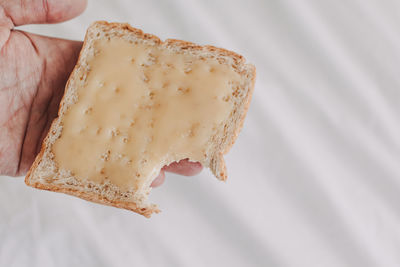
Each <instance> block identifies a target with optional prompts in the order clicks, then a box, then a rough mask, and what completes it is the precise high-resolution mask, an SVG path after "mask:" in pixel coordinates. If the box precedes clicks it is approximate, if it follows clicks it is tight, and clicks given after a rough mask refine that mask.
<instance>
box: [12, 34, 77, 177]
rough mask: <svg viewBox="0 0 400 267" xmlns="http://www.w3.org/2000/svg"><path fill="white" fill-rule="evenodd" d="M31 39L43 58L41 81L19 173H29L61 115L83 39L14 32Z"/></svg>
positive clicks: (32, 107)
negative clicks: (56, 118)
mask: <svg viewBox="0 0 400 267" xmlns="http://www.w3.org/2000/svg"><path fill="white" fill-rule="evenodd" d="M14 33H16V34H23V35H24V36H25V37H27V38H28V39H29V41H30V42H31V44H32V47H33V51H32V52H33V53H35V54H36V57H37V58H39V59H40V62H43V63H41V67H40V68H39V69H41V80H40V83H39V85H38V86H37V92H36V93H35V97H34V98H33V100H32V103H31V106H30V114H29V117H28V119H27V125H26V130H25V136H24V140H23V147H22V149H21V155H20V165H19V172H20V173H25V172H26V171H27V170H28V169H29V167H30V165H31V164H32V162H33V160H34V158H35V156H36V154H37V153H38V151H39V150H40V145H41V143H42V140H43V139H44V137H45V136H46V134H47V132H48V130H49V128H50V125H51V122H52V121H53V119H54V118H55V117H56V116H57V111H58V107H59V104H60V100H61V98H62V95H63V93H64V87H65V83H66V81H67V79H68V77H69V75H70V73H71V71H72V69H73V67H74V65H75V63H76V61H77V58H78V55H79V52H80V49H81V47H82V42H77V41H70V40H63V39H57V38H51V37H45V36H40V35H36V34H31V33H27V32H20V31H14Z"/></svg>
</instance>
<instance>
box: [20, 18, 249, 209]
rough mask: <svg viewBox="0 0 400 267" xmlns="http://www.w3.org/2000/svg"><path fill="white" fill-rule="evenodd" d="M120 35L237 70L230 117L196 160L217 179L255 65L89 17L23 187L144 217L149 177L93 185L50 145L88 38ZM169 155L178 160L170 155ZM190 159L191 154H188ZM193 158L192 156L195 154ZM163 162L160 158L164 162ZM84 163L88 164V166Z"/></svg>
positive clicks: (82, 68) (72, 93) (82, 66)
mask: <svg viewBox="0 0 400 267" xmlns="http://www.w3.org/2000/svg"><path fill="white" fill-rule="evenodd" d="M114 38H118V39H122V40H126V41H129V42H130V43H132V45H135V44H146V45H149V46H156V47H159V48H160V49H167V50H169V51H172V52H173V53H189V54H190V55H191V56H193V57H194V58H203V59H206V60H207V59H216V60H218V62H219V63H220V64H225V65H227V66H229V67H230V68H232V69H233V70H234V71H235V72H236V73H238V74H240V78H241V83H240V86H237V85H236V86H232V88H231V89H232V97H231V98H230V100H229V101H231V102H232V110H231V111H230V116H229V118H228V119H226V121H224V122H223V125H221V127H220V128H219V129H218V130H217V132H216V133H214V134H213V136H210V140H211V141H210V149H211V150H212V151H211V153H209V154H208V155H207V157H206V158H204V159H202V160H201V161H200V162H201V163H202V164H203V166H205V167H208V168H210V169H211V171H212V173H213V174H214V175H215V176H216V177H217V178H218V179H220V180H226V178H227V175H226V167H225V163H224V159H223V154H225V153H227V152H228V151H229V149H230V147H231V146H232V145H233V143H234V141H235V140H236V138H237V136H238V133H239V131H240V129H241V127H242V125H243V121H244V118H245V115H246V112H247V109H248V107H249V104H250V99H251V95H252V91H253V87H254V82H255V68H254V66H253V65H251V64H246V63H245V60H244V58H243V57H242V56H240V55H238V54H236V53H234V52H231V51H228V50H225V49H221V48H216V47H213V46H199V45H196V44H193V43H190V42H185V41H181V40H171V39H168V40H166V41H164V42H162V41H161V40H160V39H159V38H158V37H156V36H154V35H150V34H146V33H143V32H142V31H141V30H139V29H135V28H133V27H131V26H130V25H128V24H120V23H107V22H102V21H99V22H95V23H93V24H92V25H91V26H90V27H89V29H88V30H87V33H86V37H85V41H84V45H83V48H82V50H81V53H80V56H79V60H78V62H77V64H76V66H75V68H74V70H73V72H72V74H71V76H70V78H69V80H68V82H67V85H66V89H65V93H64V97H63V99H62V101H61V104H60V109H59V112H58V117H57V118H56V119H55V120H54V121H53V123H52V125H51V128H50V130H49V133H48V135H47V136H46V138H45V139H44V141H43V144H42V148H41V151H40V153H39V154H38V156H37V157H36V160H35V162H34V163H33V165H32V167H31V168H30V170H29V172H28V174H27V176H26V179H25V183H26V184H27V185H29V186H32V187H36V188H39V189H45V190H50V191H56V192H62V193H66V194H70V195H74V196H77V197H80V198H82V199H85V200H89V201H93V202H97V203H101V204H105V205H110V206H115V207H118V208H124V209H128V210H132V211H135V212H137V213H140V214H142V215H144V216H146V217H150V215H151V214H152V213H153V212H159V209H158V208H157V206H156V205H155V204H149V203H148V202H147V197H148V194H149V192H150V190H151V189H150V184H151V180H152V179H153V178H154V177H141V179H143V180H146V185H147V186H146V187H145V188H142V189H141V191H140V192H135V190H133V189H132V190H128V191H124V190H121V189H120V188H118V187H117V186H115V185H113V184H104V183H102V184H96V183H93V182H91V181H87V180H84V179H79V177H74V176H73V175H72V174H71V173H70V172H68V170H63V169H59V168H58V167H57V163H56V162H55V161H54V155H53V153H52V146H53V144H54V143H55V141H56V140H57V139H58V138H59V137H60V136H61V135H62V131H63V127H62V125H63V115H64V114H65V113H66V112H67V111H68V109H69V108H72V107H73V106H74V103H76V101H77V100H78V94H77V91H78V90H80V89H81V88H83V87H84V84H85V79H86V77H87V75H88V73H89V72H90V67H89V62H88V59H89V58H90V55H92V56H93V53H94V51H93V43H94V41H95V40H100V39H114ZM174 160H179V159H177V158H174ZM189 160H196V159H189ZM197 160H198V159H197ZM170 161H171V160H169V161H168V162H163V163H169V162H170ZM88 167H90V166H88Z"/></svg>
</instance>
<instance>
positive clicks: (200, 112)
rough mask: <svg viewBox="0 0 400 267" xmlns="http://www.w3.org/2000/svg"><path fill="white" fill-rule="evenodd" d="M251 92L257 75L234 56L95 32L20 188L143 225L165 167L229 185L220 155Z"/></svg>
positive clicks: (120, 31)
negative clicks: (78, 201)
mask: <svg viewBox="0 0 400 267" xmlns="http://www.w3.org/2000/svg"><path fill="white" fill-rule="evenodd" d="M124 53H126V55H125V54H124ZM171 62H172V63H171ZM128 64H131V65H128ZM192 68H193V71H192ZM147 74H150V76H149V75H148V76H146V75H147ZM96 75H97V76H96ZM103 78H104V81H106V83H107V84H106V85H104V82H102V80H101V79H103ZM96 79H97V80H96ZM96 82H98V83H97V84H96ZM254 82H255V68H254V66H253V65H251V64H246V63H245V60H244V58H243V57H242V56H240V55H238V54H236V53H234V52H231V51H228V50H225V49H221V48H216V47H213V46H199V45H196V44H193V43H190V42H185V41H180V40H171V39H168V40H166V41H164V42H162V41H161V40H160V39H159V38H158V37H156V36H154V35H150V34H146V33H143V32H142V31H141V30H138V29H135V28H132V27H131V26H130V25H128V24H120V23H107V22H102V21H100V22H95V23H93V24H92V25H91V26H90V27H89V29H88V30H87V33H86V37H85V41H84V44H83V48H82V50H81V53H80V56H79V60H78V62H77V64H76V66H75V69H74V70H73V72H72V74H71V76H70V78H69V80H68V82H67V85H66V89H65V93H64V97H63V99H62V101H61V104H60V109H59V112H58V117H57V118H56V119H55V120H54V121H53V123H52V125H51V128H50V130H49V133H48V135H47V136H46V138H45V139H44V141H43V144H42V149H41V151H40V153H39V155H38V156H37V157H36V160H35V162H34V163H33V165H32V167H31V168H30V170H29V172H28V174H27V176H26V178H25V183H26V184H27V185H29V186H32V187H36V188H39V189H45V190H50V191H56V192H62V193H66V194H70V195H74V196H77V197H80V198H83V199H85V200H89V201H93V202H97V203H101V204H105V205H110V206H115V207H118V208H124V209H128V210H132V211H135V212H137V213H140V214H142V215H144V216H146V217H150V215H151V214H152V213H153V212H159V209H158V208H157V206H156V205H155V204H150V203H148V201H147V198H148V195H149V193H150V191H151V187H150V185H151V182H152V181H153V179H154V178H155V177H156V176H157V174H158V172H159V171H160V169H161V168H162V167H163V166H164V165H168V164H170V163H171V162H174V161H179V160H181V159H185V158H189V160H190V161H198V162H200V163H201V164H202V165H203V166H205V167H208V168H210V169H211V171H212V173H213V174H214V175H215V176H216V177H217V178H218V179H220V180H223V181H224V180H226V178H227V175H226V167H225V163H224V159H223V154H225V153H227V152H228V151H229V149H230V147H231V146H232V145H233V143H234V141H235V140H236V138H237V135H238V133H239V131H240V129H241V127H242V125H243V121H244V118H245V115H246V112H247V109H248V107H249V104H250V99H251V95H252V91H253V87H254ZM93 84H95V85H93ZM135 86H136V87H135ZM185 86H186V87H185ZM139 87H140V89H139ZM120 89H121V92H119V90H120ZM136 89H137V90H136ZM101 90H103V91H101ZM114 93H115V95H113V94H114ZM118 94H119V96H118ZM183 94H185V95H183ZM121 95H122V96H121ZM128 96H129V97H128ZM102 101H103V102H102ZM129 105H131V107H132V108H126V107H127V106H129ZM123 107H125V108H123ZM82 108H86V109H85V110H84V112H81V111H82ZM157 108H159V109H161V111H160V110H158V111H157ZM92 109H93V110H92ZM89 112H92V113H93V114H94V115H93V116H91V117H87V115H86V114H88V113H89ZM96 114H97V115H96ZM127 116H128V117H129V116H130V117H131V118H133V117H134V116H136V117H135V119H138V120H139V122H138V125H139V126H134V124H135V121H134V120H133V119H132V120H130V124H129V125H127V124H124V123H125V122H126V121H127V119H126V117H127ZM154 124H155V125H156V126H154ZM149 125H150V126H149ZM171 125H172V126H171ZM118 127H119V128H118ZM133 127H136V128H133ZM95 128H96V129H95ZM191 138H193V139H191ZM121 140H123V142H122V141H121ZM99 151H100V152H101V151H106V153H105V154H104V153H103V154H101V156H100V155H99V154H96V153H98V152H99ZM123 152H124V153H123ZM125 152H126V153H125ZM97 156H99V157H97ZM127 177H128V178H127ZM122 178H124V179H122Z"/></svg>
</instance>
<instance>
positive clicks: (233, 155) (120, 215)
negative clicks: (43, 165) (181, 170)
mask: <svg viewBox="0 0 400 267" xmlns="http://www.w3.org/2000/svg"><path fill="white" fill-rule="evenodd" d="M94 20H110V21H121V22H129V23H131V24H132V25H133V26H135V27H139V28H142V29H143V30H144V31H146V32H149V33H154V34H156V35H158V36H160V37H161V38H163V39H165V38H168V37H172V38H178V39H184V40H190V41H193V42H197V43H200V44H213V45H215V46H220V47H225V48H228V49H231V50H233V51H237V52H238V53H240V54H243V55H244V56H245V57H246V58H247V60H248V61H250V62H252V63H254V64H255V65H256V67H257V74H258V76H257V82H256V88H255V93H254V96H253V101H252V104H251V107H250V110H249V113H248V116H247V119H246V122H245V126H244V129H243V131H242V133H241V134H240V136H239V138H238V140H237V142H236V144H235V145H234V147H233V149H232V150H231V152H230V153H229V154H228V155H227V156H226V161H227V166H228V172H229V179H228V181H227V183H221V182H219V181H217V180H216V179H215V178H213V177H212V175H211V174H210V172H209V171H204V172H203V173H202V174H200V175H198V176H197V177H194V178H183V177H178V176H175V175H171V174H169V175H168V176H167V180H166V183H165V184H164V185H163V186H162V187H161V188H157V189H154V190H153V192H152V193H151V200H152V201H154V202H155V203H158V204H160V207H161V209H162V210H163V212H162V213H161V214H159V215H154V216H153V217H152V218H151V219H145V218H144V217H141V216H139V215H137V214H135V213H131V212H128V211H125V210H119V209H116V208H110V207H105V206H101V205H96V204H92V203H89V202H86V201H83V200H80V199H78V198H74V197H70V196H67V195H63V194H56V193H51V192H45V191H39V190H35V189H31V188H28V187H26V186H25V185H24V183H23V179H21V178H17V179H15V178H8V177H0V266H7V267H11V266H31V267H35V266H40V267H45V266H59V267H62V266H96V267H97V266H193V267H197V266H231V267H234V266H273V267H278V266H284V267H286V266H307V267H314V266H315V267H317V266H318V267H319V266H324V267H330V266H332V267H341V266H349V267H369V266H371V267H376V266H380V267H382V266H384V267H389V266H390V267H391V266H393V267H394V266H400V253H399V252H400V2H399V1H398V0H391V1H390V0H385V1H382V0H347V1H336V0H329V1H328V0H326V1H320V0H313V1H312V0H310V1H306V0H280V1H275V0H269V1H267V0H265V1H262V0H258V1H255V0H254V1H253V0H247V1H228V0H226V1H223V0H218V1H200V0H186V1H184V0H175V1H156V0H152V1H139V0H136V1H129V0H125V1H122V0H116V1H107V0H101V1H99V0H96V1H95V0H91V1H90V2H89V6H88V8H87V10H86V12H85V13H84V14H83V15H82V16H80V17H79V18H77V19H74V20H72V21H70V22H67V23H63V24H59V25H51V26H46V25H40V26H39V25H33V26H28V27H24V29H27V30H31V31H34V32H37V33H41V34H46V35H52V36H59V37H65V38H73V39H83V37H84V33H85V29H86V28H87V26H88V25H89V24H90V23H91V22H92V21H94Z"/></svg>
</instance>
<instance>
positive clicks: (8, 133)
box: [0, 0, 202, 187]
mask: <svg viewBox="0 0 400 267" xmlns="http://www.w3.org/2000/svg"><path fill="white" fill-rule="evenodd" d="M86 5H87V2H86V0H47V1H46V0H0V175H8V176H21V175H24V174H26V172H27V171H28V170H29V167H30V166H31V164H32V162H33V161H34V159H35V157H36V155H37V154H38V152H39V151H40V148H41V143H42V140H43V138H44V137H45V136H46V134H47V132H48V130H49V127H50V124H51V122H52V121H53V119H54V118H55V117H56V116H57V111H58V107H59V104H60V100H61V98H62V96H63V93H64V87H65V83H66V81H67V79H68V77H69V74H70V73H71V71H72V69H73V67H74V65H75V63H76V61H77V59H78V55H79V51H80V49H81V47H82V42H80V41H71V40H64V39H58V38H51V37H45V36H40V35H36V34H31V33H28V32H24V31H20V30H16V29H15V27H16V26H21V25H25V24H33V23H35V24H37V23H41V24H44V23H58V22H63V21H66V20H69V19H71V18H74V17H76V16H78V15H79V14H81V13H82V12H83V11H84V10H85V8H86ZM201 170H202V166H201V164H200V163H195V162H189V161H188V160H182V161H180V162H179V163H172V164H171V165H169V166H165V167H164V168H163V169H162V170H161V172H160V175H159V176H158V177H157V178H156V179H155V180H154V181H153V183H152V186H153V187H156V186H159V185H161V184H162V183H163V182H164V179H165V171H167V172H173V173H177V174H181V175H185V176H191V175H195V174H197V173H199V172H200V171H201Z"/></svg>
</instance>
